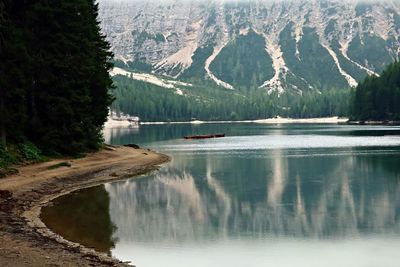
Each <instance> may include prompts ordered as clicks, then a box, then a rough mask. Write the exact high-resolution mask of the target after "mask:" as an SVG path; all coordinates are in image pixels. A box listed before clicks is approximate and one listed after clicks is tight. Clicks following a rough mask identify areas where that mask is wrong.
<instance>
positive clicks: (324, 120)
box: [139, 116, 349, 125]
mask: <svg viewBox="0 0 400 267" xmlns="http://www.w3.org/2000/svg"><path fill="white" fill-rule="evenodd" d="M348 120H349V119H348V118H341V117H337V116H335V117H323V118H306V119H305V118H303V119H293V118H282V117H279V116H278V117H276V118H269V119H258V120H241V121H200V120H193V121H170V122H168V121H159V122H140V123H139V124H140V125H162V124H219V123H221V124H224V123H226V124H228V123H258V124H292V123H293V124H294V123H298V124H312V123H320V124H338V123H346V122H347V121H348Z"/></svg>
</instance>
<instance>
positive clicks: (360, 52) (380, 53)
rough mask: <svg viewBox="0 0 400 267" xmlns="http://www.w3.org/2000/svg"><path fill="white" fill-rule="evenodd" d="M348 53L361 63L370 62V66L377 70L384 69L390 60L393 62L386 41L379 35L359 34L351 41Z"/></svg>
mask: <svg viewBox="0 0 400 267" xmlns="http://www.w3.org/2000/svg"><path fill="white" fill-rule="evenodd" d="M361 38H362V39H361ZM348 54H349V57H350V58H351V59H353V60H354V61H356V62H358V63H359V64H361V65H366V62H368V66H369V68H372V69H373V70H374V71H375V72H381V71H383V70H384V69H385V67H386V66H387V64H388V62H393V58H392V57H391V55H390V53H389V52H388V50H387V43H386V41H385V40H383V39H382V38H379V37H377V36H370V35H364V36H357V37H356V38H354V39H353V41H352V42H351V43H350V45H349V50H348Z"/></svg>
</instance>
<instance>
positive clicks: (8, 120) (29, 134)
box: [0, 0, 112, 160]
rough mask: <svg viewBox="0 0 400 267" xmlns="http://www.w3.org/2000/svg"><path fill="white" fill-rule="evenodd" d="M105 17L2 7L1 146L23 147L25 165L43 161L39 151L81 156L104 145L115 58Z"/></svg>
mask: <svg viewBox="0 0 400 267" xmlns="http://www.w3.org/2000/svg"><path fill="white" fill-rule="evenodd" d="M97 10H98V6H97V4H95V1H92V0H72V1H50V0H45V1H24V0H13V1H11V0H8V1H2V3H1V4H0V12H1V13H0V14H1V15H0V20H1V23H0V27H2V29H3V28H5V29H7V30H5V31H3V30H2V31H0V48H1V53H0V57H1V58H0V60H1V62H2V64H1V65H0V88H1V89H2V90H1V92H0V114H1V115H0V116H1V118H0V119H1V120H0V130H1V131H0V133H1V137H2V138H1V140H2V143H3V146H4V143H5V141H6V137H7V139H8V140H9V141H10V142H12V143H23V144H22V145H20V149H21V152H22V154H23V155H24V157H25V159H28V160H36V159H37V158H38V157H39V150H37V149H36V148H35V145H36V146H38V147H39V148H40V149H41V150H42V151H44V152H46V153H68V154H74V153H78V152H80V151H85V150H89V149H96V148H98V147H99V145H100V144H101V142H102V136H101V128H102V125H103V123H104V121H105V120H106V118H107V113H108V110H107V107H108V106H109V105H110V104H111V101H112V97H111V95H109V89H110V88H111V87H112V80H111V78H110V77H109V74H108V71H109V69H110V68H111V67H112V64H111V63H110V60H111V57H112V54H111V53H110V52H109V45H108V43H107V42H106V41H105V38H104V36H102V35H101V33H100V27H99V22H98V21H97V15H98V14H97ZM26 140H29V142H26ZM30 142H31V143H30ZM33 144H34V145H33Z"/></svg>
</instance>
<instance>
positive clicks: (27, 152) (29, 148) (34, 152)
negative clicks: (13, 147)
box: [19, 142, 42, 161]
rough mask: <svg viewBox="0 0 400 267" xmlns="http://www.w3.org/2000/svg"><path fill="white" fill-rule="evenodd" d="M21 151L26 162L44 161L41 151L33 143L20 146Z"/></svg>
mask: <svg viewBox="0 0 400 267" xmlns="http://www.w3.org/2000/svg"><path fill="white" fill-rule="evenodd" d="M19 149H20V151H21V153H22V155H23V156H24V158H25V159H26V160H29V161H40V160H41V159H42V155H41V153H42V152H41V151H40V149H39V148H37V146H35V145H34V144H32V143H31V142H25V143H22V144H20V145H19Z"/></svg>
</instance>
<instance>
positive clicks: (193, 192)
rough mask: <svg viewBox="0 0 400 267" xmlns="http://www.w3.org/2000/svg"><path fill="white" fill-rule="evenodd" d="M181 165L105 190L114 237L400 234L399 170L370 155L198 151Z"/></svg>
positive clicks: (168, 239) (159, 239) (164, 238)
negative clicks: (234, 155)
mask: <svg viewBox="0 0 400 267" xmlns="http://www.w3.org/2000/svg"><path fill="white" fill-rule="evenodd" d="M175 158H176V157H175ZM396 158H397V159H400V158H399V156H398V155H397V156H396ZM392 160H393V159H392ZM179 161H180V162H179ZM186 161H188V159H186V157H184V156H183V157H182V158H178V159H176V160H174V161H173V162H172V164H170V166H168V167H165V168H163V169H162V170H161V171H159V172H158V173H157V174H155V175H154V176H152V177H150V178H148V179H143V180H140V181H134V180H128V181H126V182H118V183H113V184H108V185H106V190H107V191H108V192H109V194H110V199H111V202H110V212H111V217H112V219H113V221H114V222H115V224H116V225H117V226H118V229H117V231H116V236H117V237H118V238H120V239H123V240H125V241H145V242H149V241H154V242H163V241H164V242H171V241H172V242H175V241H178V242H179V241H185V240H186V241H194V240H197V241H198V240H208V239H210V238H211V239H221V238H222V239H224V238H239V237H246V236H247V237H251V238H254V237H256V238H268V237H270V236H291V237H314V238H329V237H335V238H340V237H343V238H344V237H347V236H352V237H356V236H359V235H363V234H379V233H392V232H393V233H400V224H399V222H400V221H399V211H400V209H399V208H400V202H399V197H400V194H399V193H400V191H399V190H400V186H399V183H398V179H397V176H398V175H397V173H399V172H390V171H388V170H387V169H386V168H385V165H384V163H385V161H383V162H382V161H379V160H375V159H374V156H358V157H354V156H346V157H343V156H340V157H337V156H331V157H317V158H315V157H311V158H310V157H285V156H282V155H281V154H280V152H279V151H275V152H274V155H273V157H271V158H268V159H263V160H260V159H258V160H257V159H252V158H249V159H240V160H234V159H231V160H228V159H220V158H219V157H213V155H211V154H208V155H206V154H205V155H204V157H200V159H199V158H196V165H197V166H196V168H194V169H195V170H194V171H193V172H189V170H190V169H192V167H190V168H185V166H184V165H187V164H189V165H192V164H195V163H194V162H192V163H188V162H186ZM189 161H190V159H189ZM177 165H181V166H177ZM389 166H390V167H391V168H393V165H392V164H389ZM395 166H398V165H395ZM397 170H399V168H397ZM221 173H222V174H224V175H220V174H221ZM381 177H385V178H384V179H385V182H383V181H382V178H381ZM355 178H357V179H355ZM262 180H264V181H262Z"/></svg>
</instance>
